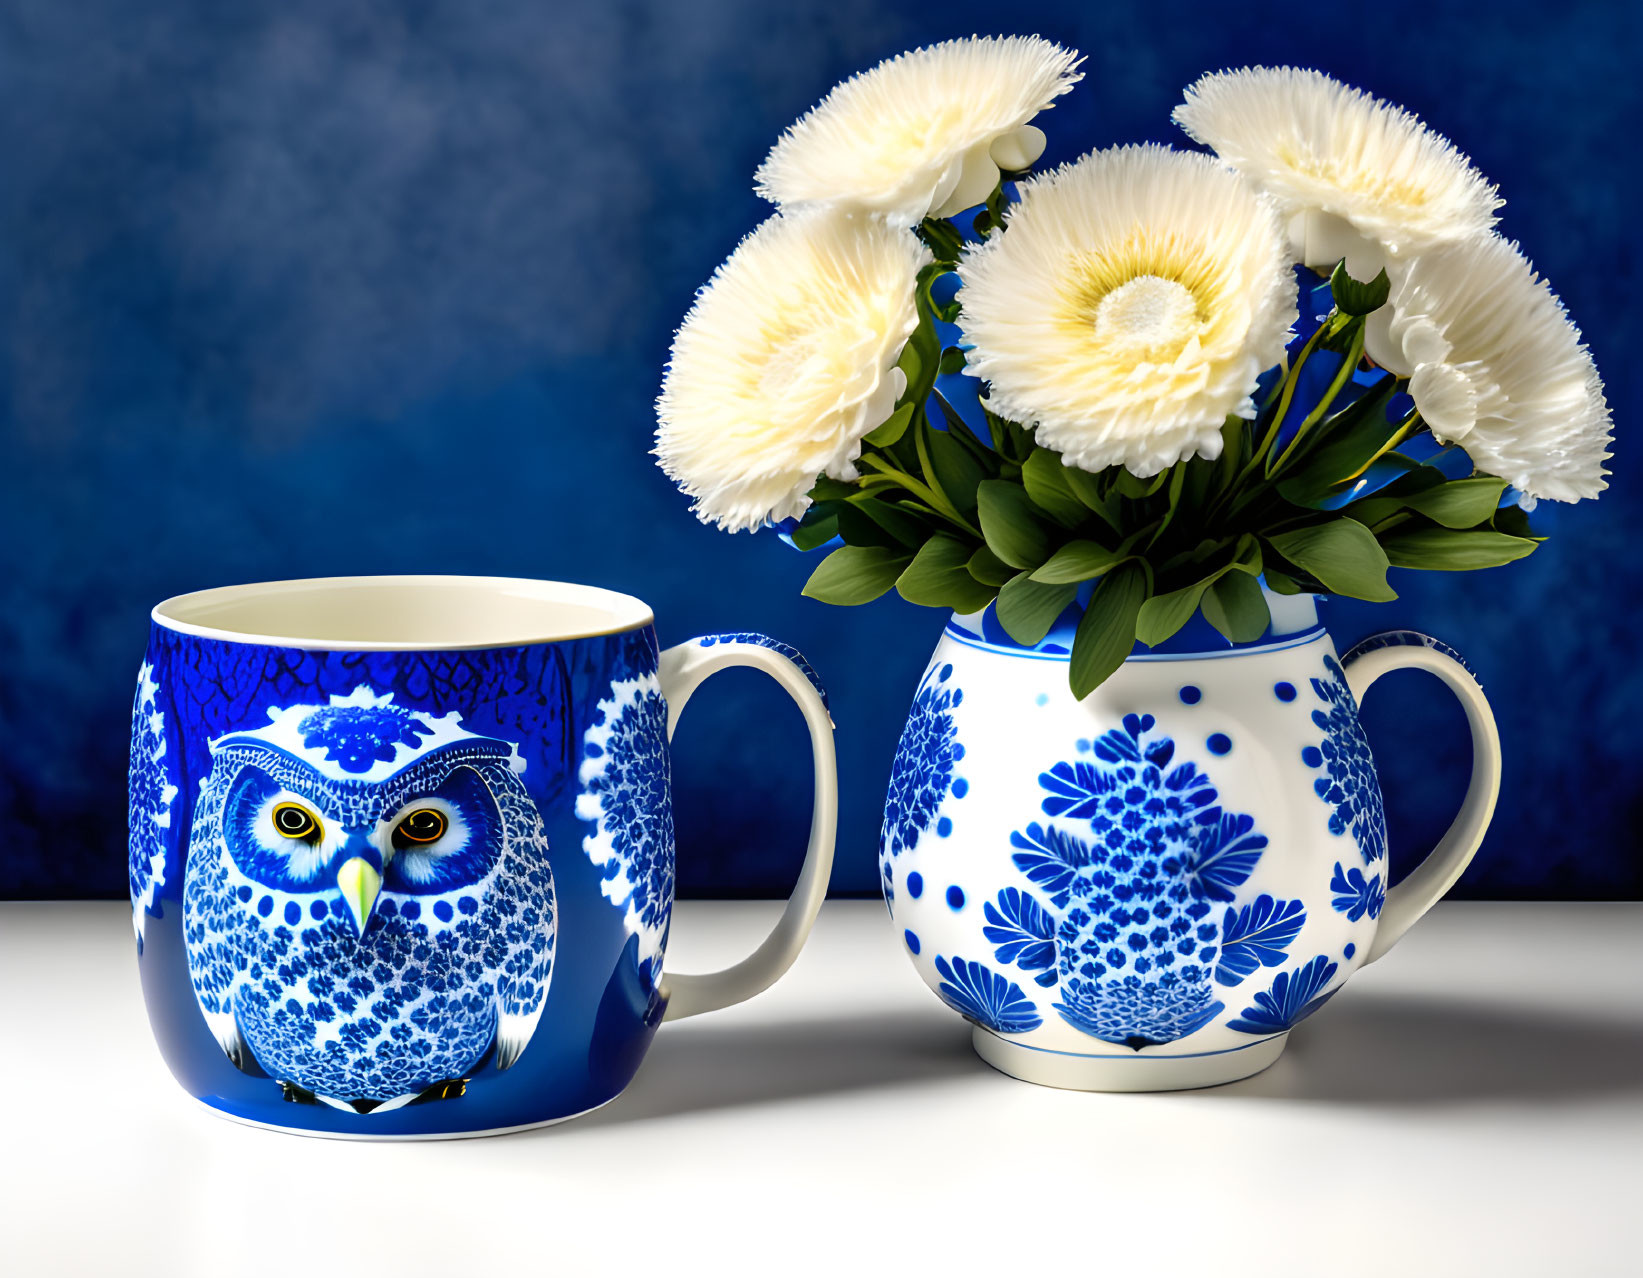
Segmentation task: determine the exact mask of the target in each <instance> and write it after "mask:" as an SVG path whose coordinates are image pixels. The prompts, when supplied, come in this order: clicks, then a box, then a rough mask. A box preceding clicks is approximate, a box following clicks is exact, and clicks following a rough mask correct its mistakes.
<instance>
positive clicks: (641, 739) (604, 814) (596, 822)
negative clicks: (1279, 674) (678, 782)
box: [576, 674, 674, 988]
mask: <svg viewBox="0 0 1643 1278" xmlns="http://www.w3.org/2000/svg"><path fill="white" fill-rule="evenodd" d="M593 719H594V721H593V723H591V724H590V725H589V726H588V729H587V731H586V732H585V733H584V734H583V744H582V753H583V759H582V766H581V772H580V780H581V783H582V792H581V794H580V795H578V796H577V799H576V815H577V816H578V817H580V818H581V819H582V820H583V821H586V822H588V823H589V824H590V825H591V826H592V827H593V829H592V831H591V832H590V833H589V834H588V835H587V836H586V837H585V838H584V839H583V841H582V847H583V850H584V851H585V852H586V853H587V855H588V858H589V859H590V860H591V861H592V862H593V863H594V864H595V865H596V866H598V867H599V868H600V870H601V872H602V874H603V882H602V883H601V884H600V889H601V891H602V892H603V893H604V895H605V896H606V898H607V899H609V900H610V902H611V903H612V904H613V905H615V906H616V907H617V908H619V909H622V910H624V911H625V914H624V916H623V921H624V925H625V926H626V927H627V929H628V932H629V933H630V934H632V935H634V936H636V937H637V938H638V958H639V964H640V976H641V978H642V979H643V981H644V983H645V985H646V987H647V988H653V987H654V985H655V982H656V977H657V975H658V973H659V971H660V968H661V961H662V956H663V954H664V952H665V950H666V948H667V934H668V926H669V923H670V921H671V919H672V914H673V890H674V846H673V808H672V804H671V802H670V799H669V796H670V794H671V784H670V775H671V773H670V763H669V756H668V738H667V702H666V700H665V699H664V698H663V696H662V688H661V682H660V681H659V680H658V679H657V677H656V675H654V674H644V675H640V676H637V677H636V678H632V679H620V680H617V681H615V682H613V683H612V684H611V687H610V694H609V695H608V696H607V697H605V698H604V699H603V700H602V701H600V702H599V705H598V707H597V709H596V710H595V712H594V716H593Z"/></svg>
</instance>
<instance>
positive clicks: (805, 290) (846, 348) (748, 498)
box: [654, 210, 930, 532]
mask: <svg viewBox="0 0 1643 1278" xmlns="http://www.w3.org/2000/svg"><path fill="white" fill-rule="evenodd" d="M929 260H930V255H929V253H928V251H927V250H926V249H925V248H924V246H923V245H922V244H920V243H919V241H918V239H917V238H916V237H915V236H914V235H913V233H912V232H911V231H908V230H904V229H901V228H898V227H893V226H890V225H888V224H887V223H885V222H883V221H880V220H879V219H876V218H867V217H853V216H850V215H848V214H844V213H839V212H836V211H830V210H813V211H809V212H800V213H787V214H783V213H778V214H776V215H775V216H774V217H771V218H769V219H768V220H767V221H765V222H764V223H763V224H762V225H761V226H760V227H759V228H758V229H757V230H755V231H754V232H753V233H752V234H751V235H749V236H748V237H747V238H746V239H744V240H743V241H742V242H741V244H740V245H738V246H737V248H736V251H735V252H734V253H732V254H731V255H730V257H729V258H728V259H727V260H726V261H725V262H724V263H723V264H722V265H721V266H720V267H719V269H718V270H717V271H716V272H715V273H714V276H713V278H712V280H710V281H709V282H708V284H707V285H706V286H705V287H704V288H703V289H702V291H701V292H700V293H699V294H698V295H697V298H696V304H695V305H694V306H693V307H692V308H691V310H690V314H688V315H687V316H685V320H684V323H683V324H682V325H681V326H680V328H679V332H678V335H677V336H676V337H675V338H674V341H673V357H672V360H671V361H670V363H669V365H668V371H667V375H666V377H665V379H664V380H663V383H662V394H661V397H660V398H659V399H658V400H657V401H656V416H657V418H658V421H659V422H660V426H659V428H658V430H657V432H656V448H655V450H654V451H655V454H656V457H657V458H658V460H659V461H660V463H661V466H662V469H663V470H664V471H666V472H667V474H668V476H669V477H670V478H672V479H673V480H675V481H676V482H677V483H678V485H679V487H680V488H682V489H683V490H684V491H685V493H686V494H688V495H689V496H690V497H693V498H694V499H695V505H694V507H693V509H694V510H695V512H696V514H697V516H698V518H700V519H702V520H703V521H704V522H708V523H716V524H718V525H719V526H720V527H722V528H724V529H725V530H727V531H729V532H736V531H738V530H740V529H743V528H757V527H759V526H760V525H761V524H763V523H765V522H766V521H767V520H771V519H786V518H789V517H796V516H798V515H801V514H803V513H804V510H805V508H806V507H807V506H808V505H809V499H808V497H807V496H806V494H807V493H808V492H809V490H810V488H811V486H812V485H813V484H814V483H815V482H816V477H817V476H818V475H821V474H827V475H831V476H832V477H833V478H835V479H845V480H851V479H855V478H856V477H857V476H856V469H855V467H854V466H853V465H852V464H851V463H852V462H854V461H855V459H856V458H857V457H859V456H860V455H861V440H862V436H863V435H865V434H867V433H868V432H869V431H870V430H872V429H873V428H874V427H876V426H878V425H880V424H881V423H883V422H884V420H885V419H886V418H887V417H889V416H890V413H891V412H892V411H893V410H894V408H895V403H896V400H897V399H898V398H900V396H901V393H902V391H903V390H905V389H906V386H907V378H906V376H905V375H904V374H903V373H902V371H901V370H900V369H899V368H897V367H896V361H897V360H898V359H899V358H900V357H901V351H902V347H903V346H905V345H906V343H907V339H908V337H910V336H911V335H912V332H913V329H914V328H915V327H916V326H917V324H918V309H917V303H916V302H915V300H914V286H915V285H916V283H917V280H918V273H919V271H920V270H921V269H922V268H923V267H924V265H925V264H926V263H927V262H928V261H929Z"/></svg>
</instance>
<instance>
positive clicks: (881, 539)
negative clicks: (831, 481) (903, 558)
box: [838, 502, 929, 555]
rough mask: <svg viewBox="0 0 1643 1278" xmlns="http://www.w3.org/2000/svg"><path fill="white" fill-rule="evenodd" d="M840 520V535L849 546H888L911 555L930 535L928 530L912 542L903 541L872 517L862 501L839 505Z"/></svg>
mask: <svg viewBox="0 0 1643 1278" xmlns="http://www.w3.org/2000/svg"><path fill="white" fill-rule="evenodd" d="M874 504H879V503H874ZM838 522H839V536H840V537H843V538H844V541H845V544H846V545H848V546H888V547H889V548H890V549H891V550H896V551H905V552H906V553H907V554H909V555H910V554H912V553H913V552H914V551H915V550H917V549H918V547H919V546H920V545H922V544H923V542H924V538H925V537H927V536H929V533H928V532H927V531H926V532H925V533H924V534H923V535H922V536H919V537H916V538H914V539H913V540H912V541H910V542H903V541H902V539H901V538H900V537H898V536H896V535H895V533H893V532H891V531H890V530H889V529H887V528H885V527H884V526H883V525H882V524H880V523H879V522H878V521H877V520H875V519H874V518H872V516H870V515H869V514H868V513H867V511H866V510H865V509H863V504H862V503H860V502H845V503H843V504H842V505H841V506H840V507H839V513H838Z"/></svg>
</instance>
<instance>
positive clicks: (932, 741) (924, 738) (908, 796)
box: [879, 665, 964, 878]
mask: <svg viewBox="0 0 1643 1278" xmlns="http://www.w3.org/2000/svg"><path fill="white" fill-rule="evenodd" d="M952 677H953V667H952V666H951V665H943V666H941V668H940V669H938V670H934V671H932V672H931V673H930V675H929V676H928V677H927V678H926V679H925V681H924V686H923V687H921V688H920V689H919V693H918V696H917V697H916V698H914V701H913V709H912V713H911V714H909V715H908V717H907V726H906V727H905V728H904V729H903V730H902V734H901V743H900V744H899V745H898V746H897V747H896V759H895V763H894V764H893V765H892V768H891V773H890V791H889V795H888V797H887V798H886V800H885V805H884V832H883V834H882V836H881V838H880V842H879V858H880V862H881V865H882V867H883V868H884V870H885V876H886V878H888V877H889V871H888V865H889V862H890V860H891V859H892V858H894V857H895V856H896V855H897V854H898V853H900V852H903V851H905V850H907V849H908V848H910V847H912V846H913V845H914V844H915V843H917V842H918V840H919V838H920V836H922V835H923V834H924V832H925V831H926V830H928V829H930V827H931V826H932V825H939V820H938V818H937V816H936V812H937V809H939V808H940V807H941V804H942V801H943V800H944V799H945V798H946V797H947V794H948V792H949V791H952V792H953V793H955V794H958V793H960V788H961V786H962V782H961V781H960V780H959V779H958V778H956V777H955V775H954V767H955V765H956V764H957V763H958V762H959V761H960V760H962V759H963V758H964V746H963V744H962V743H961V742H960V741H959V740H958V727H957V725H956V724H955V723H954V722H953V713H952V711H953V708H954V707H955V706H957V705H959V704H960V703H961V702H962V701H963V700H964V690H963V689H962V688H958V687H954V686H950V685H949V681H950V680H951V679H952Z"/></svg>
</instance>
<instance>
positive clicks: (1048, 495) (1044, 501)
mask: <svg viewBox="0 0 1643 1278" xmlns="http://www.w3.org/2000/svg"><path fill="white" fill-rule="evenodd" d="M1067 469H1068V468H1067V467H1066V466H1065V465H1064V464H1063V463H1062V461H1061V454H1060V453H1053V452H1051V451H1050V450H1049V449H1048V448H1035V449H1034V450H1033V454H1032V456H1031V457H1029V458H1027V460H1026V461H1024V462H1023V463H1022V464H1021V483H1022V485H1023V487H1025V488H1026V490H1027V496H1029V497H1031V498H1032V499H1033V505H1035V506H1037V507H1039V508H1040V509H1041V510H1043V511H1044V512H1045V513H1046V514H1048V515H1049V516H1050V518H1052V519H1054V520H1055V522H1056V523H1058V524H1060V525H1061V526H1062V527H1064V528H1076V527H1078V525H1079V524H1081V523H1083V522H1084V521H1085V520H1086V519H1088V518H1089V517H1090V512H1089V509H1088V508H1087V507H1086V506H1085V505H1084V503H1083V502H1082V501H1080V500H1079V498H1078V494H1077V493H1075V492H1073V489H1072V485H1071V484H1070V483H1069V482H1068V481H1067Z"/></svg>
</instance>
